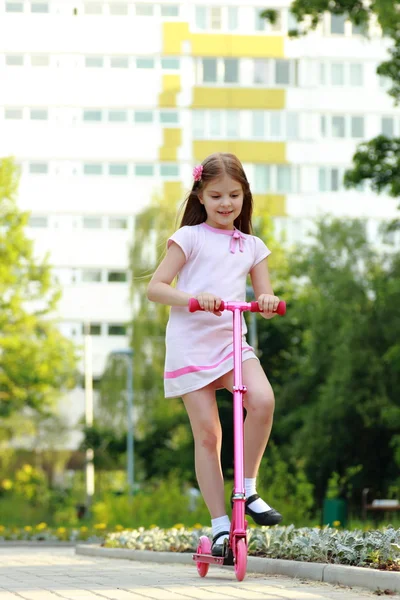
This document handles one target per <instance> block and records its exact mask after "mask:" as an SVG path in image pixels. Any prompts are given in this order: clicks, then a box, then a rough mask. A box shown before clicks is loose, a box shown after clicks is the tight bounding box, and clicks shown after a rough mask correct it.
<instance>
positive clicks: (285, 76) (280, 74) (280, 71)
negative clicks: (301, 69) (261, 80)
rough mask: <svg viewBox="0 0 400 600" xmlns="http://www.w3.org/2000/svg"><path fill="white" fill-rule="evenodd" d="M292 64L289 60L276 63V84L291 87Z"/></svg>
mask: <svg viewBox="0 0 400 600" xmlns="http://www.w3.org/2000/svg"><path fill="white" fill-rule="evenodd" d="M289 82H290V62H289V61H288V60H276V61H275V83H276V84H277V85H289Z"/></svg>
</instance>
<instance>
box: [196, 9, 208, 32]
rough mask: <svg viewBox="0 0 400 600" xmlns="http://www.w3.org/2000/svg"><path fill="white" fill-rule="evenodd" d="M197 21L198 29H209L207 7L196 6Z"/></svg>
mask: <svg viewBox="0 0 400 600" xmlns="http://www.w3.org/2000/svg"><path fill="white" fill-rule="evenodd" d="M195 21H196V27H197V28H198V29H207V9H206V7H205V6H196V10H195Z"/></svg>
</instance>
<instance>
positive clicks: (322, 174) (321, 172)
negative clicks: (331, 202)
mask: <svg viewBox="0 0 400 600" xmlns="http://www.w3.org/2000/svg"><path fill="white" fill-rule="evenodd" d="M318 189H319V191H320V192H326V191H327V185H326V169H323V168H319V169H318Z"/></svg>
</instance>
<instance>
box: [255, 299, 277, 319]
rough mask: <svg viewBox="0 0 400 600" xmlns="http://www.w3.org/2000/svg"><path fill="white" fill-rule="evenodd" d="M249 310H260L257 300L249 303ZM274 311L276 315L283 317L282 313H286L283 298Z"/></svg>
mask: <svg viewBox="0 0 400 600" xmlns="http://www.w3.org/2000/svg"><path fill="white" fill-rule="evenodd" d="M250 311H251V312H262V310H260V307H259V306H258V302H252V303H251V309H250ZM276 313H277V314H278V315H280V316H281V317H283V315H285V314H286V302H285V301H284V300H281V301H280V302H279V304H278V308H277V309H276Z"/></svg>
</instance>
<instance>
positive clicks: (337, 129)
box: [332, 117, 345, 138]
mask: <svg viewBox="0 0 400 600" xmlns="http://www.w3.org/2000/svg"><path fill="white" fill-rule="evenodd" d="M332 137H335V138H344V137H345V120H344V117H332Z"/></svg>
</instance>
